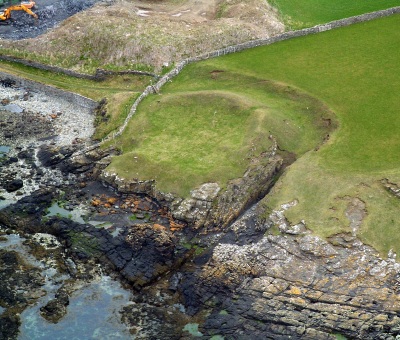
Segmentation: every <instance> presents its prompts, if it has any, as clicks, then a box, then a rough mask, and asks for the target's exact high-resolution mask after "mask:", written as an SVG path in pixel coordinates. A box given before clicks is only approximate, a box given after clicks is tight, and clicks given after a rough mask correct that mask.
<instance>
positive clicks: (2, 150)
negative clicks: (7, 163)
mask: <svg viewBox="0 0 400 340" xmlns="http://www.w3.org/2000/svg"><path fill="white" fill-rule="evenodd" d="M10 149H11V147H9V146H7V145H0V157H1V156H2V155H5V154H7V153H9V152H10Z"/></svg>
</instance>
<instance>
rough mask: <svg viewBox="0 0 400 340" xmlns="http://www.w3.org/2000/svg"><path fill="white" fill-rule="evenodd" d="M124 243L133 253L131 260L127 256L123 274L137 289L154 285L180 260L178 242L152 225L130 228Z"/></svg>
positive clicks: (165, 231)
mask: <svg viewBox="0 0 400 340" xmlns="http://www.w3.org/2000/svg"><path fill="white" fill-rule="evenodd" d="M125 240H126V242H127V243H128V244H129V245H130V246H131V247H132V248H131V249H132V251H133V252H132V257H131V253H129V254H127V255H128V256H127V258H128V260H126V265H125V266H124V268H123V269H122V271H121V273H122V274H123V275H124V277H125V278H127V279H128V280H129V281H130V282H131V283H132V284H133V285H134V286H135V287H142V286H143V285H146V284H148V283H150V282H152V281H154V280H155V279H156V278H158V277H159V276H160V275H162V274H163V273H165V272H167V271H168V270H170V269H171V267H172V266H173V265H174V263H175V261H176V260H177V259H176V257H175V247H176V242H177V241H176V238H175V237H174V236H173V234H172V233H171V232H170V231H168V230H167V229H165V228H157V229H156V228H154V226H153V225H152V224H136V225H134V226H132V227H131V228H130V230H129V233H128V234H127V235H126V236H125ZM120 254H121V252H120ZM122 254H123V253H122ZM129 257H131V258H129Z"/></svg>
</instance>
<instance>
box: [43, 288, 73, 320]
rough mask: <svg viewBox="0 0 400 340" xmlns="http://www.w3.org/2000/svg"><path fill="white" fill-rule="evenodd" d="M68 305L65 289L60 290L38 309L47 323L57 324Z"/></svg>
mask: <svg viewBox="0 0 400 340" xmlns="http://www.w3.org/2000/svg"><path fill="white" fill-rule="evenodd" d="M68 305H69V296H68V293H67V291H66V290H65V289H63V288H61V289H59V290H58V292H57V293H56V295H55V298H54V299H53V300H50V301H49V302H48V303H47V304H46V305H45V306H43V307H41V308H40V314H41V315H42V316H43V317H44V318H45V319H46V320H47V321H49V322H52V323H57V322H58V321H60V319H61V318H62V317H64V315H65V314H67V306H68Z"/></svg>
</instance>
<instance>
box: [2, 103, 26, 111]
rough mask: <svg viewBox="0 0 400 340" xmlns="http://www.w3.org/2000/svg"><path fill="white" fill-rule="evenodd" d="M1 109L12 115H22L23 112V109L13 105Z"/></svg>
mask: <svg viewBox="0 0 400 340" xmlns="http://www.w3.org/2000/svg"><path fill="white" fill-rule="evenodd" d="M1 109H2V110H4V111H9V112H12V113H22V112H23V111H24V109H23V108H22V107H21V106H19V105H17V104H13V103H11V104H7V105H4V106H3V107H2V108H1Z"/></svg>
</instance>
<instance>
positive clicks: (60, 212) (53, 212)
mask: <svg viewBox="0 0 400 340" xmlns="http://www.w3.org/2000/svg"><path fill="white" fill-rule="evenodd" d="M82 214H83V211H82V210H80V209H74V210H71V211H70V210H66V209H64V208H62V207H60V206H59V205H58V203H57V202H56V203H53V204H52V206H51V207H50V208H49V209H48V213H47V215H46V216H61V217H67V218H69V219H71V220H72V221H74V222H78V223H85V221H84V219H83V217H82Z"/></svg>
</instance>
